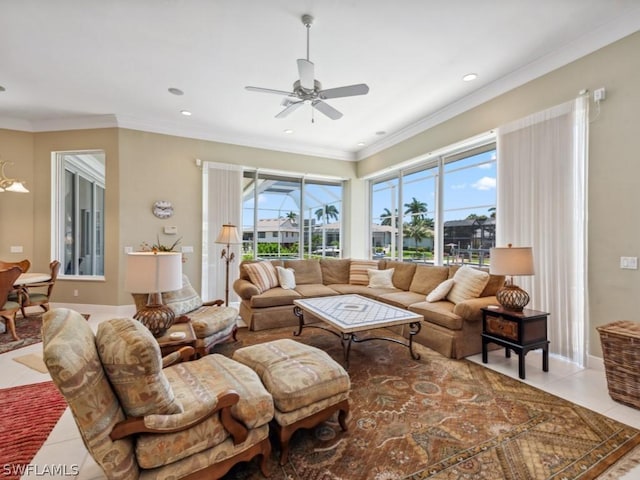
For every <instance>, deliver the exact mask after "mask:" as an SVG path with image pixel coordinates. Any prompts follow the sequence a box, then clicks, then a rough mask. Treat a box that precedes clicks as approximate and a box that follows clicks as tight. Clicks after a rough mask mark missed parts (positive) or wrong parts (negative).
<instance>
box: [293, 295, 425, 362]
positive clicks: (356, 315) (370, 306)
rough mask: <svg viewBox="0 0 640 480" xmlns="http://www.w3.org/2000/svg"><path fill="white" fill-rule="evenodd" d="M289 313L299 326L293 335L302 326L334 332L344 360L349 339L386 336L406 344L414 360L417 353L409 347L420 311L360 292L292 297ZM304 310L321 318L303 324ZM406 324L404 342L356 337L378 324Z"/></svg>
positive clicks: (417, 356)
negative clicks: (406, 339)
mask: <svg viewBox="0 0 640 480" xmlns="http://www.w3.org/2000/svg"><path fill="white" fill-rule="evenodd" d="M293 303H294V307H293V313H295V315H296V317H298V321H299V327H298V331H297V332H293V334H294V335H295V336H299V335H300V334H301V333H302V329H303V328H304V327H314V328H321V329H323V330H326V331H328V332H330V333H333V334H334V335H336V336H338V337H339V338H340V339H341V342H342V350H343V352H344V360H345V363H346V364H347V366H348V365H349V352H350V351H351V344H352V343H359V342H367V341H369V340H386V341H389V342H394V343H399V344H400V345H404V346H405V347H408V348H409V354H410V355H411V358H413V359H414V360H418V359H419V358H420V355H419V354H417V353H416V352H414V351H413V337H414V335H416V334H417V333H418V332H419V331H420V328H421V322H422V320H423V319H424V317H423V316H422V315H419V314H417V313H413V312H410V311H408V310H405V309H403V308H397V307H392V306H391V305H387V304H386V303H382V302H378V301H376V300H371V299H369V298H366V297H363V296H361V295H336V296H331V297H317V298H307V299H304V300H294V301H293ZM305 313H308V314H310V315H312V316H314V317H316V318H318V319H320V320H322V322H324V323H325V324H327V325H328V326H324V325H321V324H305V323H304V314H305ZM397 325H409V328H410V330H409V340H408V342H405V341H401V340H398V339H396V338H389V337H364V338H359V337H358V336H357V335H356V334H357V333H358V332H365V331H368V330H374V329H376V328H382V327H392V326H397Z"/></svg>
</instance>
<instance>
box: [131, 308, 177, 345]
mask: <svg viewBox="0 0 640 480" xmlns="http://www.w3.org/2000/svg"><path fill="white" fill-rule="evenodd" d="M133 318H135V319H136V320H138V321H139V322H140V323H141V324H143V325H144V326H145V327H147V328H148V329H149V331H150V332H151V333H152V334H153V336H154V337H161V336H162V335H163V334H164V332H166V331H167V330H168V329H169V327H171V325H173V322H174V321H175V319H176V315H175V313H173V310H171V309H170V308H169V307H167V306H166V305H147V306H145V307H144V308H142V309H140V310H138V311H137V312H136V314H135V315H134V316H133Z"/></svg>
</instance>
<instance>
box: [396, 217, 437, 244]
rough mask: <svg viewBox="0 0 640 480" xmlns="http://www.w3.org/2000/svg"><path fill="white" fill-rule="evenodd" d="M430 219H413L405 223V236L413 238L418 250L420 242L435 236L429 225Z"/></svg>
mask: <svg viewBox="0 0 640 480" xmlns="http://www.w3.org/2000/svg"><path fill="white" fill-rule="evenodd" d="M427 220H428V219H424V218H421V219H417V220H416V219H412V221H411V222H410V223H405V224H404V231H403V233H404V236H405V237H408V238H413V240H414V242H415V247H416V250H417V249H418V243H419V242H420V241H421V240H422V239H424V238H429V237H433V232H432V231H431V229H430V227H429V225H428V221H427Z"/></svg>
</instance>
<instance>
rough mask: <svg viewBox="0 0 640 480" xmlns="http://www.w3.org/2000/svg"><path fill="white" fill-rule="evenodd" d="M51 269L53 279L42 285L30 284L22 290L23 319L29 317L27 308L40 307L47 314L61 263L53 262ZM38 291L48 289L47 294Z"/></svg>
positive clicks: (20, 296)
mask: <svg viewBox="0 0 640 480" xmlns="http://www.w3.org/2000/svg"><path fill="white" fill-rule="evenodd" d="M49 268H50V270H51V278H50V279H49V280H47V281H46V282H41V283H30V284H29V285H25V286H23V287H22V288H21V289H20V291H19V294H18V298H19V303H20V310H21V311H22V316H23V317H26V316H27V314H26V312H25V309H26V308H27V307H38V306H39V307H40V308H42V309H43V310H44V311H45V312H46V311H48V310H49V299H50V298H51V292H52V291H53V287H54V286H55V284H56V279H57V278H58V272H59V271H60V262H59V261H58V260H53V261H52V262H51V263H50V264H49ZM37 289H46V292H44V291H38V290H37Z"/></svg>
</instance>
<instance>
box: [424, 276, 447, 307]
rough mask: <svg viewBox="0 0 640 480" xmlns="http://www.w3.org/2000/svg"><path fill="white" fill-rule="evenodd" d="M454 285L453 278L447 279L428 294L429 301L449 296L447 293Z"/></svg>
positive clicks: (436, 300)
mask: <svg viewBox="0 0 640 480" xmlns="http://www.w3.org/2000/svg"><path fill="white" fill-rule="evenodd" d="M452 287H453V278H450V279H448V280H445V281H444V282H442V283H441V284H440V285H438V286H437V287H436V288H434V289H433V290H431V291H430V292H429V295H427V302H439V301H440V300H444V299H445V298H447V294H448V293H449V291H450V290H451V288H452Z"/></svg>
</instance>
